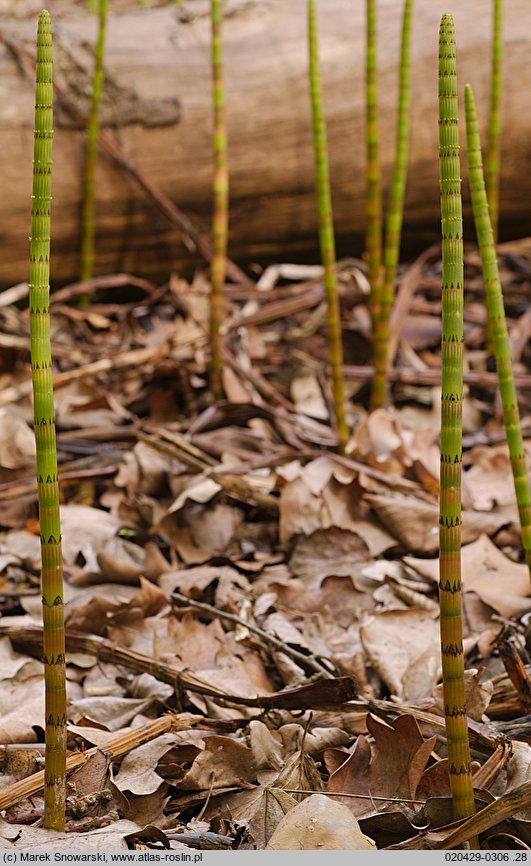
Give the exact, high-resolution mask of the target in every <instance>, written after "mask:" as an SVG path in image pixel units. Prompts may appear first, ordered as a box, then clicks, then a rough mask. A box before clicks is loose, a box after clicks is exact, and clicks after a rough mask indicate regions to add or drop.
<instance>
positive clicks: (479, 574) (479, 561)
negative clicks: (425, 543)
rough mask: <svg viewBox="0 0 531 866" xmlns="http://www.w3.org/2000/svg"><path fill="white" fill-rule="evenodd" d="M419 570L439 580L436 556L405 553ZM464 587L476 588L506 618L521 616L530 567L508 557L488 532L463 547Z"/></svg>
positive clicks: (526, 597) (424, 574) (484, 601)
mask: <svg viewBox="0 0 531 866" xmlns="http://www.w3.org/2000/svg"><path fill="white" fill-rule="evenodd" d="M404 562H406V563H407V564H408V565H409V566H411V568H414V569H415V571H417V572H418V573H419V574H422V575H423V576H425V577H429V578H430V579H431V580H433V581H436V580H438V576H439V575H438V563H437V561H436V560H424V559H417V558H415V557H411V556H406V557H404ZM461 571H462V580H463V589H464V591H465V592H466V593H468V592H475V593H477V595H478V596H479V598H480V599H481V601H482V602H483V603H484V604H487V605H489V607H491V608H493V609H494V610H496V611H497V612H498V613H499V614H501V616H503V617H504V618H505V619H510V618H511V617H512V616H522V615H523V614H524V613H526V612H527V611H528V610H529V600H528V595H529V571H528V569H527V566H526V565H519V564H518V563H516V562H513V561H512V560H511V559H508V558H507V557H506V556H505V555H504V554H503V553H502V552H501V551H500V550H498V548H497V547H496V545H495V544H493V542H492V541H491V540H490V538H488V537H487V536H486V535H482V536H481V537H480V538H478V540H477V541H475V542H474V543H473V544H468V545H466V546H465V547H463V548H462V549H461Z"/></svg>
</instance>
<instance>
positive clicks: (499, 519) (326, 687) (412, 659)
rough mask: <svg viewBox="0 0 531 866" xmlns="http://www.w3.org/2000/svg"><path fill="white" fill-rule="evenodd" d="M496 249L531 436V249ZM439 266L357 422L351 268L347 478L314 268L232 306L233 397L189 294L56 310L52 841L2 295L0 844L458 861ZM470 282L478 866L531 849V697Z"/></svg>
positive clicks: (30, 538) (467, 455) (18, 362)
mask: <svg viewBox="0 0 531 866" xmlns="http://www.w3.org/2000/svg"><path fill="white" fill-rule="evenodd" d="M502 249H503V255H502V256H501V258H500V264H501V277H502V282H503V286H504V291H505V298H506V306H507V313H508V317H509V325H510V332H511V340H512V351H513V361H514V364H515V372H516V377H517V384H518V389H519V393H520V397H521V409H522V417H523V424H524V431H525V432H527V434H528V435H530V436H531V426H530V423H531V390H530V385H531V374H530V371H529V365H530V362H531V353H530V350H529V335H530V333H531V311H530V310H529V304H528V298H529V292H530V282H531V263H530V259H529V257H528V255H527V253H528V250H529V243H528V242H523V243H522V244H520V245H519V244H518V243H516V244H513V245H506V246H505V247H504V248H502ZM440 271H441V266H440V251H439V250H438V249H433V250H430V251H427V252H426V253H425V254H423V255H422V256H421V257H420V258H419V259H418V260H417V261H416V262H413V263H412V264H410V265H408V266H404V267H403V268H402V269H401V273H400V279H399V293H398V303H397V306H396V308H395V319H394V325H393V333H394V334H395V335H399V339H397V340H396V343H397V345H396V349H397V356H396V358H397V359H396V364H395V367H394V368H393V374H392V379H393V384H392V395H391V396H392V403H393V408H392V409H389V410H386V411H383V410H382V411H377V412H375V413H373V414H372V415H369V414H368V412H367V410H366V406H367V399H368V394H369V377H370V369H369V368H368V367H367V366H366V365H367V363H368V361H369V358H370V322H369V315H368V310H367V280H366V277H365V275H364V265H363V264H362V263H361V262H359V261H357V260H355V259H351V260H348V261H344V262H341V263H340V265H339V286H340V291H341V301H342V315H343V327H344V331H343V336H344V344H345V352H346V364H347V369H346V372H347V378H348V397H349V414H350V418H349V421H350V426H351V429H352V437H351V441H350V443H349V447H348V455H347V456H346V457H340V456H338V454H337V453H336V450H335V445H336V439H335V434H334V433H333V430H332V428H331V425H330V417H329V416H330V412H329V407H330V397H329V393H328V382H327V375H326V366H327V365H326V362H327V342H326V329H325V307H324V300H323V286H322V281H321V269H320V268H319V267H309V266H290V265H279V266H275V267H270V268H268V269H267V270H266V271H264V273H262V275H261V276H260V279H259V281H258V284H257V285H256V287H254V288H253V287H251V288H250V287H248V286H244V287H238V286H236V285H229V286H227V293H226V320H225V368H224V388H225V394H226V400H225V401H223V402H219V403H213V401H212V399H211V396H210V394H209V390H208V343H207V330H208V304H209V285H208V281H207V279H206V277H205V276H204V274H203V273H198V274H197V275H196V277H195V279H194V280H193V282H192V284H191V285H189V284H188V283H187V282H186V281H184V280H183V279H181V278H180V277H178V276H176V275H172V276H171V278H170V280H169V281H168V282H167V283H165V284H163V285H160V286H159V285H154V284H152V283H150V282H148V281H146V280H142V279H137V278H134V277H131V276H127V275H116V276H110V277H101V278H98V279H94V280H93V281H91V282H90V283H88V284H84V285H74V286H69V287H66V288H64V289H61V290H59V291H56V292H54V293H53V295H52V304H51V314H52V341H53V354H54V359H55V367H56V392H55V400H56V407H57V429H58V450H59V462H60V479H61V494H62V502H63V504H62V515H61V517H62V534H63V550H64V567H65V579H66V584H65V615H66V627H67V651H68V653H67V661H68V665H67V676H68V690H69V710H68V736H69V749H70V751H69V758H68V761H69V768H70V772H69V777H68V833H67V834H66V835H60V836H58V835H57V834H55V833H53V832H51V831H47V830H44V829H42V827H41V826H40V823H41V820H40V819H41V816H42V796H41V794H42V775H39V772H40V771H41V770H42V761H43V750H44V747H43V744H42V741H43V734H44V732H43V716H44V695H43V665H42V663H41V661H40V652H41V650H40V644H41V631H40V621H41V619H40V617H41V594H40V589H39V569H40V547H39V535H38V520H37V501H36V483H35V476H34V450H35V446H34V437H33V432H32V428H31V422H32V410H31V400H30V395H31V382H30V369H29V360H28V345H29V319H28V298H27V286H25V285H21V286H17V287H14V288H13V289H10V290H8V291H5V292H4V293H3V294H0V346H1V347H2V354H1V361H0V365H1V366H0V515H1V516H0V524H1V530H2V531H1V532H0V659H1V663H0V707H1V716H0V744H2V745H0V810H3V811H2V812H1V814H2V815H3V817H0V848H5V849H13V850H17V849H28V848H31V847H40V848H42V847H56V848H60V849H62V850H63V849H65V848H67V847H70V848H71V849H72V850H74V848H76V846H77V847H78V848H79V846H80V845H81V844H82V847H83V850H84V851H88V850H91V849H97V848H100V849H105V848H106V849H109V848H119V847H122V848H127V847H130V848H135V847H137V848H138V847H141V848H142V847H147V848H157V847H158V848H173V849H179V848H200V849H209V848H214V849H216V848H220V849H224V848H247V849H254V848H259V849H260V848H264V847H266V846H267V845H268V844H269V845H271V846H272V847H277V848H286V847H302V848H316V847H322V848H333V847H336V848H361V847H367V848H370V847H374V845H376V846H377V847H378V848H384V847H390V846H395V847H400V848H403V847H406V848H407V847H411V848H426V847H431V848H435V847H441V848H449V847H455V846H458V845H460V844H462V843H463V842H464V841H465V840H466V839H467V838H468V837H469V836H470V834H471V830H470V827H469V825H467V826H465V828H464V829H462V828H461V825H460V824H456V825H452V826H449V825H451V823H452V819H451V804H450V800H449V788H448V774H447V764H446V758H445V754H446V753H445V732H444V718H443V707H442V698H441V686H440V685H439V680H440V643H439V624H438V602H437V580H438V561H437V551H438V475H439V449H438V431H439V403H440V389H439V386H438V382H439V380H440V352H439V342H440V276H441V274H440ZM465 288H466V309H465V334H466V337H465V341H466V377H465V378H466V382H467V386H466V395H465V402H464V447H465V452H464V467H465V473H464V488H463V509H464V520H463V545H464V546H463V553H462V560H463V575H464V587H463V588H464V596H463V600H464V617H465V653H466V666H467V669H468V671H467V689H468V713H469V731H470V739H471V747H472V755H473V761H474V764H473V767H474V774H475V785H476V789H477V805H478V809H484V807H486V806H487V805H488V804H491V803H492V804H493V805H492V806H491V807H490V808H489V809H488V810H487V812H485V815H484V816H483V817H482V818H481V820H482V821H483V823H479V824H475V825H474V828H475V829H478V828H479V829H481V830H482V836H481V839H482V845H483V847H485V848H488V847H491V848H527V846H528V845H531V823H530V822H531V809H530V807H529V804H530V795H529V791H528V788H529V785H530V782H529V781H528V780H529V773H530V766H531V748H530V746H529V742H530V733H531V727H530V725H529V715H527V714H528V713H529V712H530V706H531V698H530V694H529V685H528V681H527V679H526V672H525V670H522V668H521V666H520V676H519V677H518V670H517V671H516V673H515V671H514V668H515V665H516V667H517V668H518V664H517V662H518V659H522V658H523V659H524V660H525V653H526V638H527V637H528V636H529V634H530V629H529V625H528V618H529V608H530V604H529V575H528V571H527V567H526V565H525V564H523V562H522V561H521V560H522V557H521V549H520V535H519V524H518V515H517V510H516V506H515V502H514V490H513V483H512V476H511V469H510V462H509V457H508V452H507V448H506V445H505V435H504V431H503V425H502V423H501V419H500V407H499V404H498V402H497V397H496V375H495V372H494V366H493V362H492V358H491V357H490V356H489V354H488V351H487V350H486V348H485V305H484V298H483V288H482V278H481V268H480V262H479V258H478V255H477V252H476V251H475V250H474V249H472V248H470V249H468V250H467V251H466V287H465ZM87 291H88V292H89V293H90V296H91V305H90V307H89V308H88V309H80V307H79V296H80V295H81V294H83V293H86V292H87ZM529 444H530V446H531V441H530V443H529ZM508 670H509V671H510V672H511V678H512V679H511V678H510V677H509V675H508V673H507V671H508ZM526 689H527V691H526ZM312 794H313V795H315V796H309V795H312ZM298 804H301V805H298ZM526 805H527V809H524V808H523V807H524V806H526ZM295 807H296V808H295ZM301 809H302V810H303V812H302V814H301V811H300V810H301ZM304 810H305V811H304ZM518 810H520V811H518ZM294 815H296V816H298V817H297V818H295V819H294V818H293V816H294ZM480 816H481V813H480ZM310 818H312V819H314V818H315V819H316V822H315V821H314V822H313V824H312V823H311V821H310ZM478 820H479V819H478ZM308 826H313V827H316V826H317V828H318V829H317V830H314V831H313V833H311V832H310V831H309V830H308V829H307V828H308ZM81 834H83V835H82V842H81V841H80V839H81ZM295 839H296V843H295ZM286 840H287V841H286Z"/></svg>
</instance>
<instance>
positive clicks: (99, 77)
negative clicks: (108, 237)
mask: <svg viewBox="0 0 531 866" xmlns="http://www.w3.org/2000/svg"><path fill="white" fill-rule="evenodd" d="M107 10H108V0H99V3H98V18H99V29H98V40H97V43H96V50H95V58H94V59H95V66H94V77H93V79H92V97H91V101H90V113H89V118H88V124H87V140H86V150H85V178H84V185H83V211H82V218H81V223H82V225H81V267H80V279H81V280H90V279H91V277H92V273H93V269H94V235H95V224H94V203H95V197H96V187H95V181H94V179H95V173H96V157H97V153H98V137H99V134H100V117H99V110H100V100H101V94H102V91H103V82H104V71H103V55H104V52H105V32H106V27H107ZM84 302H85V304H86V303H88V297H87V298H85V299H84Z"/></svg>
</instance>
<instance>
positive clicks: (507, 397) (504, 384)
mask: <svg viewBox="0 0 531 866" xmlns="http://www.w3.org/2000/svg"><path fill="white" fill-rule="evenodd" d="M465 109H466V136H467V157H468V179H469V186H470V196H471V199H472V210H473V212H474V221H475V224H476V234H477V238H478V244H479V251H480V254H481V262H482V265H483V281H484V283H485V295H486V300H487V311H488V315H489V323H490V332H491V336H492V343H493V348H494V357H495V358H496V368H497V370H498V381H499V384H500V396H501V401H502V406H503V422H504V424H505V433H506V436H507V444H508V445H509V455H510V458H511V467H512V471H513V479H514V489H515V492H516V501H517V504H518V513H519V515H520V525H521V527H522V543H523V546H524V550H525V555H526V560H527V565H528V567H529V574H530V578H531V491H530V488H529V477H528V474H527V467H526V459H525V449H524V440H523V436H522V429H521V426H520V413H519V411H518V398H517V395H516V387H515V384H514V375H513V368H512V363H511V349H510V344H509V332H508V330H507V321H506V319H505V308H504V305H503V294H502V288H501V282H500V274H499V271H498V262H497V259H496V248H495V245H494V232H493V228H492V224H491V220H490V214H489V205H488V202H487V193H486V191H485V182H484V178H483V164H482V160H481V143H480V139H479V131H478V123H477V117H476V107H475V104H474V95H473V93H472V88H471V87H470V85H469V84H467V85H466V86H465Z"/></svg>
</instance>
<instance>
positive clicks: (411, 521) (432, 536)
mask: <svg viewBox="0 0 531 866" xmlns="http://www.w3.org/2000/svg"><path fill="white" fill-rule="evenodd" d="M365 499H366V500H367V502H369V503H370V505H371V507H372V509H373V511H374V512H375V514H376V515H377V517H378V518H379V520H381V522H382V523H383V524H384V526H385V527H386V529H388V530H389V532H391V533H392V534H393V535H394V536H395V538H397V539H398V540H399V541H400V542H401V544H403V545H404V547H406V548H407V549H408V550H415V551H418V552H419V553H436V552H437V551H438V549H439V506H438V505H437V504H436V503H435V502H434V503H433V504H431V503H429V502H424V501H422V500H421V499H416V498H415V497H414V496H408V497H405V496H381V495H379V494H366V496H365ZM507 522H508V520H507V517H506V516H505V515H503V514H493V513H486V512H484V511H466V510H465V511H463V527H462V533H463V544H467V543H469V542H471V541H475V539H476V538H478V536H480V535H481V534H482V533H487V534H488V535H493V534H494V533H495V532H497V531H498V530H499V529H500V528H501V527H502V526H504V524H506V523H507Z"/></svg>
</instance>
